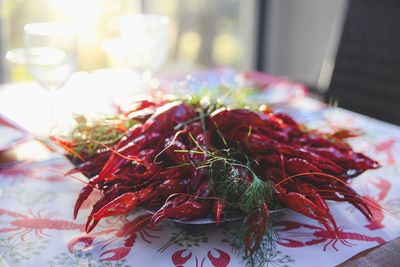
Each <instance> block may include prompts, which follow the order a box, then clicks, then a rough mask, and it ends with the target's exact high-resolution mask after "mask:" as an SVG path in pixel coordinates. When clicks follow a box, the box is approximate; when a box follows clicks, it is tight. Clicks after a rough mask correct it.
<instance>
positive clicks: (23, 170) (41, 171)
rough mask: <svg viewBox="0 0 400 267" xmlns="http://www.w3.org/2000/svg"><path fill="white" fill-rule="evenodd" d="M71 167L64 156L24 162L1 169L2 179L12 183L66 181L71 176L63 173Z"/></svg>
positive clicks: (0, 175) (0, 176)
mask: <svg viewBox="0 0 400 267" xmlns="http://www.w3.org/2000/svg"><path fill="white" fill-rule="evenodd" d="M70 168H71V165H70V164H69V163H67V162H66V161H65V159H63V158H59V157H58V158H52V159H50V160H46V161H38V162H26V163H25V162H23V163H19V164H16V165H13V166H12V167H9V168H4V169H1V170H0V178H1V180H3V181H4V180H8V181H9V182H10V183H11V184H14V183H19V182H23V181H24V180H36V181H42V182H65V181H68V180H69V179H70V178H68V177H67V176H65V175H64V174H63V173H67V171H68V170H69V169H70Z"/></svg>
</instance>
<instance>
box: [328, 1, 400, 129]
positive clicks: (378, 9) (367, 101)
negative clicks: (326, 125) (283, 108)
mask: <svg viewBox="0 0 400 267" xmlns="http://www.w3.org/2000/svg"><path fill="white" fill-rule="evenodd" d="M326 99H327V100H329V101H332V100H334V101H337V103H338V105H339V106H340V107H343V108H346V109H349V110H353V111H356V112H359V113H363V114H366V115H368V116H371V117H375V118H378V119H381V120H384V121H388V122H391V123H395V124H399V125H400V0H349V3H348V9H347V15H346V20H345V23H344V28H343V32H342V37H341V41H340V44H339V48H338V52H337V56H336V63H335V67H334V70H333V74H332V78H331V83H330V86H329V89H328V91H327V94H326Z"/></svg>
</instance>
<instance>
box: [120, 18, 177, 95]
mask: <svg viewBox="0 0 400 267" xmlns="http://www.w3.org/2000/svg"><path fill="white" fill-rule="evenodd" d="M119 26H120V34H121V35H120V41H121V42H122V47H123V50H124V54H125V55H126V57H125V59H126V61H127V64H128V66H130V67H131V68H133V69H134V70H136V71H138V72H139V73H140V76H141V93H147V89H148V86H149V82H150V81H151V78H152V75H153V74H154V73H155V72H156V71H158V70H160V68H161V67H162V66H163V65H164V64H165V61H166V60H167V56H168V35H169V34H168V32H169V18H168V17H166V16H160V15H153V14H134V15H127V16H122V17H121V18H120V21H119Z"/></svg>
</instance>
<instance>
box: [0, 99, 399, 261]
mask: <svg viewBox="0 0 400 267" xmlns="http://www.w3.org/2000/svg"><path fill="white" fill-rule="evenodd" d="M282 109H284V110H286V111H287V112H288V113H290V114H291V115H293V116H294V117H296V118H297V119H298V120H300V121H302V122H303V123H305V124H306V125H308V126H309V127H311V128H317V129H320V130H326V129H332V128H339V127H346V128H349V127H351V128H354V129H359V130H360V132H361V136H360V137H357V138H354V139H352V140H351V141H350V143H351V144H352V145H353V146H354V147H355V150H357V151H360V152H363V153H366V154H367V155H369V156H371V157H373V158H374V159H377V160H378V161H379V162H380V163H381V164H382V168H380V169H377V170H373V171H368V172H366V173H364V174H362V175H361V176H359V177H357V178H355V179H354V180H353V181H352V186H353V187H354V188H355V189H356V190H357V192H359V193H360V194H362V195H364V196H366V197H367V198H368V199H369V200H371V202H373V203H375V204H376V207H380V208H376V209H373V214H374V217H373V219H372V220H371V221H367V220H366V219H365V218H364V217H363V216H362V215H361V214H360V213H359V212H358V211H357V210H355V209H354V208H353V207H352V206H351V205H349V204H347V203H336V202H330V203H329V205H330V208H331V210H332V213H333V215H334V217H335V218H336V221H337V223H338V225H339V227H340V234H339V237H338V238H335V237H333V236H331V235H330V234H329V233H328V232H327V231H326V230H325V229H324V227H322V226H321V225H319V224H318V223H316V222H315V221H312V220H310V219H308V218H306V217H304V216H302V215H300V214H297V213H294V212H291V211H286V210H285V211H284V212H283V214H282V216H281V218H280V222H279V224H278V226H277V227H276V229H275V231H276V233H277V234H278V235H279V241H278V242H277V243H276V248H275V249H274V250H266V251H265V252H264V254H263V255H262V257H261V259H262V261H263V264H264V265H265V266H316V265H318V266H334V265H336V264H339V263H341V262H343V261H345V260H346V259H348V258H350V257H351V256H353V255H355V254H357V253H359V252H361V251H363V250H365V249H368V248H371V247H374V246H377V245H380V244H383V243H385V242H387V241H390V240H392V239H394V238H396V237H398V236H400V221H399V219H397V217H396V216H399V215H400V195H399V192H400V166H399V164H398V159H399V156H400V128H399V127H397V126H393V125H390V124H387V123H384V122H381V121H378V120H374V119H371V118H368V117H365V116H362V115H360V114H356V113H352V112H349V111H346V110H343V109H340V108H332V107H328V106H325V105H324V104H322V103H321V102H318V101H314V100H311V99H309V98H300V99H296V100H294V101H292V102H291V103H290V105H287V106H286V107H283V108H282ZM0 138H1V136H0ZM71 167H72V165H71V164H70V163H69V162H68V161H67V160H66V159H65V158H64V157H62V156H60V155H58V154H54V153H50V154H49V155H48V156H47V158H45V159H41V160H39V161H35V160H34V161H29V162H21V163H18V164H15V165H12V166H7V167H3V168H0V266H2V265H4V266H54V267H56V266H57V267H58V266H119V267H126V266H193V267H194V266H196V267H206V266H215V267H223V266H244V265H246V258H243V255H242V254H241V253H238V252H237V251H236V250H235V249H234V248H233V243H234V240H233V238H234V233H235V231H237V225H236V224H221V225H220V226H197V227H192V228H190V227H181V226H180V225H177V224H175V223H173V222H168V221H167V222H164V223H162V224H160V225H159V226H157V227H153V228H145V229H144V230H141V231H138V232H136V231H132V227H131V226H132V222H133V221H134V220H135V219H136V218H137V216H139V214H140V213H139V214H138V213H134V214H129V215H127V216H121V217H112V218H108V219H104V220H102V221H101V222H100V224H99V226H98V227H97V228H96V229H95V230H94V231H93V232H92V233H90V234H87V233H85V232H84V223H85V218H86V217H87V215H88V212H89V210H90V207H91V205H92V204H93V202H94V201H95V199H96V194H94V195H93V196H92V197H91V199H89V200H88V201H87V202H86V203H84V206H83V208H82V210H81V212H80V215H79V217H78V218H77V220H73V219H72V210H73V205H74V201H75V199H76V197H77V195H78V193H79V191H80V189H81V188H82V186H83V184H82V183H81V182H79V181H78V179H74V178H72V177H68V176H64V175H63V173H65V172H67V170H69V169H70V168H71ZM77 175H78V174H77ZM75 178H77V177H75Z"/></svg>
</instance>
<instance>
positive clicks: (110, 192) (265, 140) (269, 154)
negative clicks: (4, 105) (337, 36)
mask: <svg viewBox="0 0 400 267" xmlns="http://www.w3.org/2000/svg"><path fill="white" fill-rule="evenodd" d="M120 116H122V117H123V118H124V120H134V121H135V122H137V123H136V124H134V125H133V126H132V127H131V128H129V129H125V130H124V131H125V132H124V134H123V135H122V136H123V137H122V138H121V139H120V140H117V141H115V142H114V143H112V144H107V145H106V144H100V145H101V146H100V148H99V149H97V150H96V151H95V153H91V154H90V155H89V154H84V153H81V154H80V155H79V157H76V156H77V155H76V153H71V151H74V143H73V142H70V141H68V140H61V139H57V138H54V140H55V141H56V142H57V143H58V144H60V145H61V146H62V147H64V149H65V150H66V151H67V154H68V155H69V156H70V158H72V159H73V160H74V161H75V163H77V165H76V166H77V167H76V168H75V169H74V170H72V171H71V172H70V173H73V172H81V173H83V174H84V175H86V176H87V177H89V181H88V182H87V184H86V185H85V186H84V187H83V189H82V191H81V192H80V195H79V197H78V199H77V201H76V204H75V209H74V217H75V218H76V216H77V214H78V211H79V209H80V207H81V205H82V203H83V202H84V201H85V200H86V199H88V197H89V196H90V195H91V193H92V192H93V190H94V189H96V190H99V191H100V192H101V198H100V199H99V200H98V201H97V202H96V203H95V204H94V205H93V208H92V211H91V213H90V215H89V216H88V219H87V224H86V231H87V232H90V231H91V230H93V228H94V227H95V226H96V225H97V224H98V222H99V221H100V220H101V219H102V218H104V217H108V216H113V215H120V214H128V213H129V212H132V211H133V210H135V209H136V208H137V207H142V208H145V209H150V210H151V209H153V210H155V213H154V214H149V215H148V216H145V217H144V219H143V220H142V221H141V222H140V223H139V224H138V226H137V227H144V226H145V225H154V224H157V223H159V222H160V221H162V220H163V219H198V218H204V217H207V216H210V215H212V216H214V217H215V221H216V223H217V224H218V223H219V222H220V220H221V218H226V217H228V218H229V216H230V214H241V215H242V216H243V218H244V219H243V226H244V227H243V229H244V232H243V243H244V249H245V252H246V254H252V253H254V252H255V251H256V250H257V249H258V247H259V246H260V242H261V241H262V238H263V236H264V234H265V233H266V232H267V230H268V227H269V220H270V216H271V215H270V211H272V210H276V209H280V208H288V209H291V210H293V211H295V212H298V213H301V214H303V215H305V216H307V217H309V218H312V219H314V220H316V221H318V222H319V223H321V224H322V225H323V226H324V227H325V228H326V229H327V231H329V232H330V233H333V234H335V233H337V232H338V226H337V225H336V222H335V219H334V218H333V216H332V214H331V212H330V210H329V207H328V204H327V200H333V201H339V202H348V203H350V204H352V205H353V206H354V207H356V208H357V209H358V210H359V211H360V212H361V213H362V214H364V215H365V217H366V218H368V219H369V218H370V217H371V216H372V215H371V211H370V208H369V203H367V202H366V200H365V199H364V198H363V197H361V196H360V195H358V194H357V193H356V192H355V191H354V190H353V189H352V188H351V187H350V186H349V184H348V180H349V179H350V178H352V177H355V176H357V175H359V174H361V173H362V172H364V171H366V170H368V169H375V168H378V167H379V164H378V163H377V162H376V161H374V160H372V159H370V158H368V157H367V156H365V155H363V154H361V153H357V152H354V151H353V150H352V148H351V147H350V146H349V145H348V144H347V143H346V142H345V141H344V139H346V138H348V137H352V136H353V135H352V133H351V132H350V131H346V130H342V131H338V132H335V133H331V134H327V133H321V132H318V131H316V130H308V129H306V128H305V127H304V126H302V125H300V124H298V123H297V122H296V121H294V120H293V119H292V118H291V117H289V116H288V115H285V114H282V113H274V112H272V111H271V110H268V109H266V108H264V109H261V110H259V111H251V110H249V109H229V108H226V107H223V106H220V107H218V106H217V105H212V104H208V105H204V104H200V102H197V103H194V102H190V101H182V100H175V101H172V100H171V101H167V100H163V101H151V100H140V101H136V102H134V103H133V104H132V108H131V109H130V110H129V111H121V112H120ZM90 141H92V142H97V141H96V140H89V142H90ZM97 143H98V142H97Z"/></svg>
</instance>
